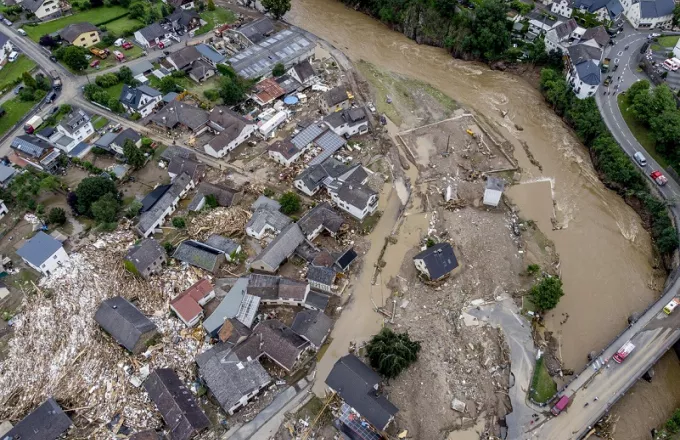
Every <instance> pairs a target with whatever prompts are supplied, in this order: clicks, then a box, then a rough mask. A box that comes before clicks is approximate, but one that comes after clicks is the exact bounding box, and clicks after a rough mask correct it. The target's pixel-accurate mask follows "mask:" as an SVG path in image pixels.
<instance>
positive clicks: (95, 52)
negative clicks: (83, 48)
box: [90, 47, 109, 60]
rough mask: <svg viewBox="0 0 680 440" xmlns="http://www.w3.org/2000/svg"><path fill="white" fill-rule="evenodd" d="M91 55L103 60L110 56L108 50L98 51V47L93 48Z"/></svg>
mask: <svg viewBox="0 0 680 440" xmlns="http://www.w3.org/2000/svg"><path fill="white" fill-rule="evenodd" d="M90 53H91V54H92V55H94V56H96V57H99V58H101V59H102V60H103V59H105V58H106V57H108V56H109V50H108V49H97V48H96V47H91V48H90Z"/></svg>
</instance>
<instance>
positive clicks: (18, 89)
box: [14, 86, 24, 95]
mask: <svg viewBox="0 0 680 440" xmlns="http://www.w3.org/2000/svg"><path fill="white" fill-rule="evenodd" d="M22 90H24V86H17V87H16V88H15V89H14V94H15V95H18V94H19V93H21V91H22Z"/></svg>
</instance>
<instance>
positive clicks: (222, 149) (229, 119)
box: [203, 106, 257, 157]
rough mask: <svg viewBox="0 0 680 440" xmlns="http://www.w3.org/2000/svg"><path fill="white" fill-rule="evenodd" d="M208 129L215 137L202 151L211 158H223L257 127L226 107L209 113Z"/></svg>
mask: <svg viewBox="0 0 680 440" xmlns="http://www.w3.org/2000/svg"><path fill="white" fill-rule="evenodd" d="M208 128H209V129H210V130H211V131H213V132H214V133H217V135H216V136H215V137H213V138H212V139H211V140H210V141H208V143H207V144H205V145H204V146H203V149H204V151H205V152H206V154H208V155H210V156H212V157H224V156H226V155H227V154H229V152H230V151H232V150H234V149H235V148H236V147H238V146H239V145H241V144H242V143H243V142H245V141H246V140H247V139H248V138H250V136H251V135H252V134H253V133H254V132H255V130H256V129H257V125H255V124H254V123H253V122H252V121H249V120H247V119H245V118H244V117H242V116H241V115H239V114H237V113H234V112H232V111H231V110H229V109H228V108H226V107H223V106H217V107H215V108H214V109H213V110H212V111H211V112H210V115H209V119H208Z"/></svg>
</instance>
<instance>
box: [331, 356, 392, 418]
mask: <svg viewBox="0 0 680 440" xmlns="http://www.w3.org/2000/svg"><path fill="white" fill-rule="evenodd" d="M379 383H380V376H378V373H376V372H375V371H373V370H372V369H371V368H370V367H369V366H368V365H366V364H364V363H363V362H361V360H359V358H358V357H356V356H354V355H353V354H348V355H346V356H344V357H341V358H340V359H338V361H337V362H336V363H335V365H334V366H333V369H332V370H331V372H330V373H329V374H328V377H327V378H326V385H328V386H329V387H331V388H332V389H334V390H335V391H336V392H337V393H338V395H339V396H340V397H341V398H342V400H344V401H345V402H346V403H347V404H348V405H350V406H351V407H352V408H354V409H355V410H357V411H358V412H359V414H361V415H362V416H363V417H364V418H365V419H366V420H368V421H369V422H370V423H371V424H372V425H373V426H375V427H376V428H378V429H379V430H382V429H384V428H385V426H386V425H387V423H388V422H389V421H390V418H391V417H394V415H395V414H396V413H397V412H398V411H399V408H397V407H396V406H394V405H393V404H392V403H391V402H390V401H389V400H387V398H385V396H382V395H377V393H376V391H375V389H374V387H375V386H376V385H378V384H379Z"/></svg>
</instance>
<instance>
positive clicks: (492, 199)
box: [484, 176, 505, 206]
mask: <svg viewBox="0 0 680 440" xmlns="http://www.w3.org/2000/svg"><path fill="white" fill-rule="evenodd" d="M504 188H505V181H503V179H499V178H498V177H493V176H488V177H487V179H486V189H485V190H484V204H485V205H488V206H498V203H499V202H500V201H501V196H502V195H503V189H504Z"/></svg>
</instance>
